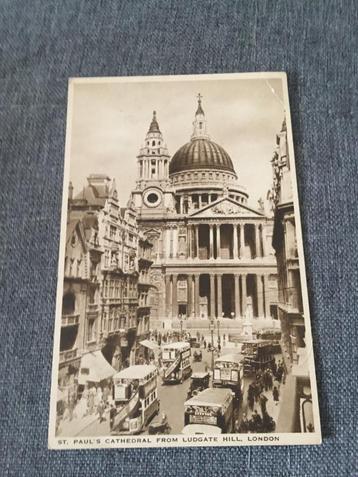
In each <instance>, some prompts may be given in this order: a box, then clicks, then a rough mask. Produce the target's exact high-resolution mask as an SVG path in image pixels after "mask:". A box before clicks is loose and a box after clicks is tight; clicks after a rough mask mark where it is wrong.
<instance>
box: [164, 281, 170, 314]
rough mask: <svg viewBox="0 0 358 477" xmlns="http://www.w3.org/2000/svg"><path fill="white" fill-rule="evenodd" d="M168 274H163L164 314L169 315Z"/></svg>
mask: <svg viewBox="0 0 358 477" xmlns="http://www.w3.org/2000/svg"><path fill="white" fill-rule="evenodd" d="M170 291H171V290H170V275H165V314H166V315H167V316H169V315H170Z"/></svg>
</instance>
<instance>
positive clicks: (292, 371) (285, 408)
mask: <svg viewBox="0 0 358 477" xmlns="http://www.w3.org/2000/svg"><path fill="white" fill-rule="evenodd" d="M272 169H273V188H272V194H271V196H272V201H273V205H274V214H275V215H274V229H273V237H272V245H273V247H274V249H275V252H276V259H277V270H278V318H279V320H280V323H281V331H282V339H281V348H282V356H283V359H284V362H285V366H286V370H287V373H288V376H287V379H286V383H287V385H286V388H285V393H286V395H285V398H284V399H282V402H283V404H282V409H281V414H282V419H281V420H280V419H279V421H278V429H277V430H278V432H279V431H280V429H281V430H285V432H295V431H296V432H297V431H300V430H301V431H309V430H313V427H312V426H313V413H312V402H311V387H310V379H309V370H308V364H307V363H308V361H309V360H308V359H307V357H306V347H305V324H304V312H303V304H302V291H301V277H300V268H299V266H300V264H299V258H298V250H297V237H296V222H295V210H294V203H293V191H292V178H291V175H292V172H291V164H290V157H289V150H288V146H287V128H286V122H285V121H284V122H283V124H282V128H281V131H280V132H279V133H278V134H277V137H276V149H275V151H274V155H273V158H272ZM288 423H290V425H291V428H290V429H287V425H288ZM281 426H282V428H281Z"/></svg>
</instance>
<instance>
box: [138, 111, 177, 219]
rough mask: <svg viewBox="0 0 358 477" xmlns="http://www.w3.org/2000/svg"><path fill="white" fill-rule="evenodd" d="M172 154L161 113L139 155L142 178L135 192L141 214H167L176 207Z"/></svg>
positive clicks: (140, 175)
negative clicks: (172, 178)
mask: <svg viewBox="0 0 358 477" xmlns="http://www.w3.org/2000/svg"><path fill="white" fill-rule="evenodd" d="M169 162H170V155H169V152H168V148H167V145H166V144H165V142H164V140H163V134H162V132H161V130H160V128H159V124H158V120H157V113H156V111H153V117H152V121H151V123H150V125H149V129H148V131H147V134H146V136H145V139H144V142H143V144H142V146H141V148H140V150H139V154H138V156H137V165H138V173H137V174H138V178H137V183H136V188H135V190H134V191H133V192H132V199H133V202H134V206H135V208H136V209H137V212H138V213H139V216H153V217H158V216H163V215H166V214H167V213H168V210H172V209H173V207H174V199H173V192H172V188H171V186H170V181H169Z"/></svg>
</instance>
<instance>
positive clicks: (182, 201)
mask: <svg viewBox="0 0 358 477" xmlns="http://www.w3.org/2000/svg"><path fill="white" fill-rule="evenodd" d="M183 205H184V196H183V195H181V196H180V211H179V213H180V214H182V213H183Z"/></svg>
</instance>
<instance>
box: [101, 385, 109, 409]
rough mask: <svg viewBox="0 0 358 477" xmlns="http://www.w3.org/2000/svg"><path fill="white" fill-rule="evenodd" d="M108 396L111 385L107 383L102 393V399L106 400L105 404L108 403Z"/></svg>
mask: <svg viewBox="0 0 358 477" xmlns="http://www.w3.org/2000/svg"><path fill="white" fill-rule="evenodd" d="M108 398H109V387H108V384H107V383H106V384H105V385H104V388H103V393H102V399H103V401H104V404H105V405H106V406H107V404H108Z"/></svg>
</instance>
